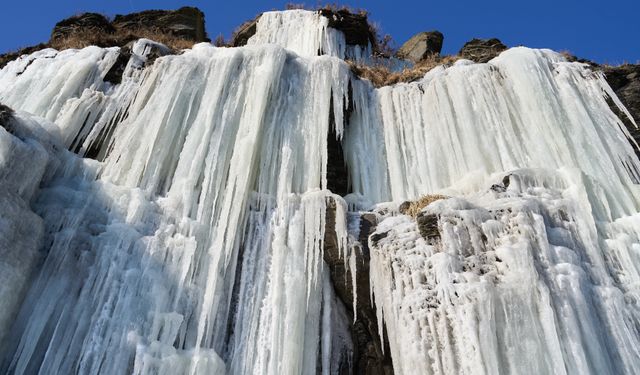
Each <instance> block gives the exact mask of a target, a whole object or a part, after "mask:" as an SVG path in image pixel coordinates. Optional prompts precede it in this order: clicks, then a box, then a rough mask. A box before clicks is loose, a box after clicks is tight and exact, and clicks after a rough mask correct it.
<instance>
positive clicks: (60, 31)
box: [51, 13, 116, 41]
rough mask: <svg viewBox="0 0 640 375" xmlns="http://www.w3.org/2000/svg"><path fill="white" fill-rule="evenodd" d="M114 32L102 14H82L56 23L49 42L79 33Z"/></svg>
mask: <svg viewBox="0 0 640 375" xmlns="http://www.w3.org/2000/svg"><path fill="white" fill-rule="evenodd" d="M115 31H116V30H115V28H114V27H113V26H112V25H111V22H109V20H108V19H107V17H105V16H103V15H102V14H99V13H83V14H80V15H77V16H73V17H69V18H67V19H64V20H62V21H60V22H58V23H57V24H56V25H55V26H54V27H53V31H52V32H51V41H56V40H60V39H65V38H69V37H72V36H74V35H77V34H79V33H81V32H90V33H92V34H95V35H104V34H113V33H114V32H115Z"/></svg>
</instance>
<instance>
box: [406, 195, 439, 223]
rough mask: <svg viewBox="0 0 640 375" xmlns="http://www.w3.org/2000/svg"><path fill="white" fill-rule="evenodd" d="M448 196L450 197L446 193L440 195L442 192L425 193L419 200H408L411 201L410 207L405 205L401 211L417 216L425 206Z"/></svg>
mask: <svg viewBox="0 0 640 375" xmlns="http://www.w3.org/2000/svg"><path fill="white" fill-rule="evenodd" d="M447 198H449V197H447V196H445V195H440V194H427V195H423V196H422V197H420V198H418V200H415V201H410V202H408V203H409V204H408V207H404V209H402V210H401V212H402V213H403V214H405V215H408V216H411V217H413V218H415V217H416V216H418V214H419V213H420V211H422V209H423V208H425V207H427V206H428V205H430V204H431V203H433V202H435V201H439V200H441V199H447ZM406 203H407V202H405V203H403V205H405V204H406Z"/></svg>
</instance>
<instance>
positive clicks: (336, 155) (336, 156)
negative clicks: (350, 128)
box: [327, 94, 351, 196]
mask: <svg viewBox="0 0 640 375" xmlns="http://www.w3.org/2000/svg"><path fill="white" fill-rule="evenodd" d="M331 97H333V94H332V96H331ZM347 116H348V113H346V111H345V116H344V118H345V124H343V126H345V127H346V118H347ZM327 189H329V190H331V191H332V192H333V193H334V194H338V195H340V196H345V195H347V194H349V193H351V187H350V186H349V170H348V168H347V163H346V161H345V158H344V150H343V149H342V142H341V140H339V139H338V135H337V133H336V118H335V114H334V108H333V100H332V99H331V103H330V104H329V132H328V133H327Z"/></svg>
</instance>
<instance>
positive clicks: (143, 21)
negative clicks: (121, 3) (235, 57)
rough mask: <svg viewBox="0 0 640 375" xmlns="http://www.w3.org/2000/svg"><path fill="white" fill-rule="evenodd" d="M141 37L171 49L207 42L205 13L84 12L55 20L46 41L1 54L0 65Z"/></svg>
mask: <svg viewBox="0 0 640 375" xmlns="http://www.w3.org/2000/svg"><path fill="white" fill-rule="evenodd" d="M140 38H148V39H152V40H154V41H156V42H159V43H162V44H165V45H166V46H168V47H169V48H172V49H173V50H180V49H183V48H189V47H191V46H193V44H194V43H199V42H207V41H209V38H208V37H207V33H206V31H205V24H204V13H202V12H201V11H200V10H199V9H198V8H193V7H183V8H180V9H178V10H149V11H144V12H139V13H132V14H128V15H117V16H115V18H114V19H113V21H110V20H109V19H108V18H107V17H105V16H104V15H102V14H98V13H83V14H80V15H77V16H73V17H69V18H67V19H64V20H62V21H60V22H58V23H57V24H56V25H55V26H54V28H53V31H52V32H51V38H50V39H49V41H48V42H47V43H40V44H38V45H36V46H32V47H27V48H23V49H21V50H19V51H15V52H9V53H6V54H3V55H0V68H2V67H4V66H5V65H6V64H7V63H8V62H9V61H12V60H15V59H17V58H18V57H20V56H22V55H25V54H29V53H33V52H35V51H38V50H41V49H44V48H55V49H58V50H63V49H68V48H83V47H86V46H90V45H96V46H98V47H124V46H126V45H127V44H128V43H130V42H132V41H135V40H137V39H140Z"/></svg>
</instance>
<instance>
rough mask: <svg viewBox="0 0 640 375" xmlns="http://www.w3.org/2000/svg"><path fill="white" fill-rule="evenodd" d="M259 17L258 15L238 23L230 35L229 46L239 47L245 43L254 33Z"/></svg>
mask: <svg viewBox="0 0 640 375" xmlns="http://www.w3.org/2000/svg"><path fill="white" fill-rule="evenodd" d="M259 19H260V16H258V17H256V18H254V19H252V20H250V21H247V22H245V23H243V24H242V25H240V26H239V27H238V28H237V29H236V31H235V32H234V33H233V36H232V37H231V46H232V47H241V46H244V45H246V44H247V42H248V41H249V38H251V37H252V36H253V35H254V34H255V33H256V31H257V27H258V20H259Z"/></svg>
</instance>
